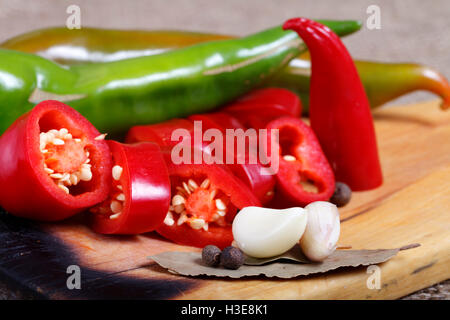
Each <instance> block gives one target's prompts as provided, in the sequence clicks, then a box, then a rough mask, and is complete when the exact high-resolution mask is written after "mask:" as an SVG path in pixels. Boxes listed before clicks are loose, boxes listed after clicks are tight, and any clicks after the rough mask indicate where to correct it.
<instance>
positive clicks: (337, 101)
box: [283, 18, 383, 191]
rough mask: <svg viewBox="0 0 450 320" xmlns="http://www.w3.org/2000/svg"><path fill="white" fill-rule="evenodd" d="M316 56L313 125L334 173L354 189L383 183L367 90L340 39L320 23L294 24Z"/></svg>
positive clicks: (287, 25)
mask: <svg viewBox="0 0 450 320" xmlns="http://www.w3.org/2000/svg"><path fill="white" fill-rule="evenodd" d="M283 28H284V29H291V30H294V31H296V32H297V33H298V34H299V36H300V37H301V38H302V39H303V41H304V42H305V43H306V45H307V46H308V49H309V51H310V53H311V64H312V75H311V87H310V119H311V126H312V128H313V130H314V132H315V133H316V135H317V137H318V138H319V141H320V144H321V145H322V148H323V150H324V152H325V154H326V156H327V158H328V160H329V161H330V164H331V166H332V167H333V169H334V172H335V175H336V180H338V181H342V182H345V183H346V184H348V185H349V186H350V187H351V189H352V190H356V191H357V190H368V189H372V188H375V187H378V186H379V185H381V184H382V180H383V179H382V173H381V167H380V162H379V158H378V150H377V143H376V137H375V130H374V125H373V120H372V114H371V112H370V107H369V102H368V100H367V96H366V93H365V91H364V87H363V85H362V83H361V80H360V78H359V76H358V73H357V71H356V67H355V64H354V62H353V60H352V58H351V56H350V54H349V53H348V51H347V49H346V48H345V46H344V44H343V43H342V42H341V40H340V39H339V37H338V36H337V35H336V34H334V33H333V32H332V31H331V30H330V29H329V28H327V27H325V26H323V25H321V24H320V23H318V22H315V21H311V20H308V19H304V18H295V19H291V20H288V21H287V22H286V23H285V24H284V26H283Z"/></svg>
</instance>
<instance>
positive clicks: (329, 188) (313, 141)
mask: <svg viewBox="0 0 450 320" xmlns="http://www.w3.org/2000/svg"><path fill="white" fill-rule="evenodd" d="M267 129H268V131H269V132H271V131H270V130H273V129H277V130H279V131H278V132H279V152H280V163H279V170H278V173H277V174H276V177H277V187H276V192H275V194H276V196H275V198H274V200H273V202H272V203H271V205H272V206H274V207H289V206H306V205H307V204H309V203H311V202H314V201H328V200H329V199H330V197H331V196H332V194H333V192H334V187H335V180H334V174H333V170H332V169H331V167H330V165H329V163H328V161H327V159H326V158H325V155H324V154H323V152H322V150H321V148H320V144H319V141H318V140H317V138H316V136H315V134H314V132H313V131H312V130H311V128H310V127H309V126H308V125H306V124H305V123H304V122H303V121H302V120H301V119H299V118H293V117H283V118H279V119H276V120H273V121H271V122H270V123H269V124H268V125H267ZM269 146H270V141H269Z"/></svg>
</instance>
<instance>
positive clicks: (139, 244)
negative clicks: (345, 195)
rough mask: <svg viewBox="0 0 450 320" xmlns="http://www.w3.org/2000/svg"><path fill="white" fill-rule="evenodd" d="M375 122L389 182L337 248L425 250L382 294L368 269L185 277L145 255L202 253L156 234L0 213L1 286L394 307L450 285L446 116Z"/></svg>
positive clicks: (400, 268)
mask: <svg viewBox="0 0 450 320" xmlns="http://www.w3.org/2000/svg"><path fill="white" fill-rule="evenodd" d="M374 119H375V123H376V132H377V136H378V143H379V148H380V156H381V162H382V167H383V172H384V184H383V186H382V187H380V188H378V189H376V190H373V191H369V192H360V193H354V195H353V199H352V201H351V203H350V204H349V205H348V206H347V207H345V208H344V209H342V210H341V216H342V228H341V230H342V234H341V238H340V244H341V245H351V246H352V247H353V249H379V248H397V247H400V246H403V245H407V244H410V243H420V244H421V247H419V248H416V249H412V250H407V251H402V252H400V253H399V254H398V255H397V256H395V257H394V258H392V259H391V260H389V261H388V262H385V263H383V264H381V265H379V267H380V268H381V269H380V271H381V274H380V275H381V288H380V289H368V287H367V279H368V278H369V277H370V276H371V274H369V273H367V268H366V267H360V268H346V269H343V270H336V271H333V272H329V273H326V274H322V275H315V276H308V277H298V278H295V279H290V280H281V279H274V278H264V277H250V278H244V279H225V278H207V277H202V278H189V277H181V276H177V275H174V274H171V273H169V272H167V271H166V270H165V269H163V268H161V267H159V266H158V265H157V264H155V263H154V262H153V261H151V260H149V259H148V258H147V257H148V256H150V255H153V254H156V253H159V252H163V251H167V250H180V251H192V250H198V249H194V248H190V247H183V246H178V245H175V244H172V243H170V242H168V241H166V240H164V239H162V238H160V237H158V236H157V235H154V234H146V235H141V236H102V235H98V234H94V233H93V232H91V231H90V230H89V228H87V227H86V226H85V225H84V224H83V223H82V217H75V218H74V219H71V220H69V221H66V222H63V223H54V224H36V223H32V222H29V221H24V220H21V219H17V218H14V217H11V216H9V215H7V214H1V215H0V243H1V244H2V245H1V248H0V279H3V280H4V281H6V282H7V283H8V284H9V285H10V286H11V288H14V289H17V288H18V289H20V290H22V291H25V292H26V293H29V294H32V295H35V296H38V297H40V298H53V299H63V298H148V299H395V298H399V297H402V296H405V295H407V294H409V293H411V292H414V291H417V290H419V289H422V288H424V287H427V286H430V285H432V284H435V283H437V282H440V281H443V280H445V279H448V278H450V112H443V111H441V110H440V109H439V108H438V102H437V101H434V102H427V103H421V104H416V105H409V106H402V107H392V108H386V109H381V110H377V111H375V112H374ZM24 187H26V186H24ZM25 201H26V200H25ZM71 265H77V266H79V267H80V270H81V289H80V290H77V289H73V290H69V289H68V288H67V286H66V281H67V278H68V277H69V276H70V275H71V273H67V268H68V267H69V266H71Z"/></svg>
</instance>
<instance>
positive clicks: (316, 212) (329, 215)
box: [299, 201, 341, 261]
mask: <svg viewBox="0 0 450 320" xmlns="http://www.w3.org/2000/svg"><path fill="white" fill-rule="evenodd" d="M305 209H306V211H307V215H308V225H307V226H306V230H305V233H304V234H303V237H302V238H301V239H300V242H299V244H300V247H301V249H302V251H303V253H304V254H305V256H306V257H308V259H310V260H312V261H323V260H325V259H326V258H327V257H328V256H330V255H331V254H332V253H333V252H334V251H335V250H336V245H337V242H338V240H339V235H340V231H341V227H340V225H341V224H340V219H339V211H338V208H337V207H336V205H334V204H332V203H330V202H325V201H317V202H313V203H310V204H309V205H307V206H306V207H305Z"/></svg>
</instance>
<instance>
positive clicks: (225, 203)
mask: <svg viewBox="0 0 450 320" xmlns="http://www.w3.org/2000/svg"><path fill="white" fill-rule="evenodd" d="M169 157H170V152H168V153H167V154H166V162H167V165H168V169H169V175H170V181H171V188H172V205H171V208H170V211H169V213H168V215H167V217H166V219H165V221H164V224H163V225H161V226H160V227H159V228H158V229H157V230H156V231H157V232H158V233H159V234H161V235H162V236H164V237H165V238H167V239H169V240H172V241H174V242H176V243H179V244H184V245H190V246H195V247H204V246H206V245H208V244H214V245H216V246H218V247H220V248H224V247H226V246H229V245H231V242H232V241H233V235H232V231H231V223H232V221H233V219H234V217H235V215H236V213H237V210H238V209H242V208H243V207H246V206H260V205H261V203H260V202H259V201H258V199H257V198H256V197H255V195H254V194H253V193H252V192H251V191H250V190H249V189H248V187H247V186H246V185H245V184H244V183H243V182H242V181H240V180H239V179H238V178H236V177H235V176H234V175H233V174H232V173H231V171H229V170H228V169H227V168H226V167H224V166H221V165H217V164H211V165H207V164H201V165H194V164H180V165H175V164H173V163H172V162H171V160H170V158H169Z"/></svg>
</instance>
